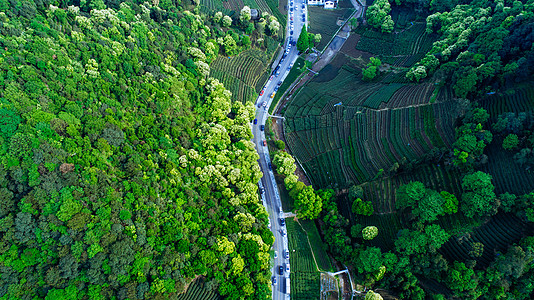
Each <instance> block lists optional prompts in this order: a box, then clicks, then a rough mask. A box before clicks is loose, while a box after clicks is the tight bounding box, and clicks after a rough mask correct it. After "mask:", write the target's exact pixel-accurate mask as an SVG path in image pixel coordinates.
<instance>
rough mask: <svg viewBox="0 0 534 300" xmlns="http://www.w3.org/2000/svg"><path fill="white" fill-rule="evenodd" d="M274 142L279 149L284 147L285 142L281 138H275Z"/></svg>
mask: <svg viewBox="0 0 534 300" xmlns="http://www.w3.org/2000/svg"><path fill="white" fill-rule="evenodd" d="M274 144H275V145H276V148H278V149H279V150H284V149H285V148H286V143H284V141H282V140H276V141H274Z"/></svg>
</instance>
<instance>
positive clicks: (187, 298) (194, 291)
mask: <svg viewBox="0 0 534 300" xmlns="http://www.w3.org/2000/svg"><path fill="white" fill-rule="evenodd" d="M204 284H205V283H204V280H203V279H197V280H195V281H193V282H192V283H191V284H190V285H189V287H188V288H187V291H186V292H185V293H183V294H180V295H178V296H177V298H176V299H177V300H198V299H202V300H219V299H221V296H219V294H217V293H216V292H215V291H213V290H208V289H207V288H205V287H204Z"/></svg>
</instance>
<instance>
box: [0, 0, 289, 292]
mask: <svg viewBox="0 0 534 300" xmlns="http://www.w3.org/2000/svg"><path fill="white" fill-rule="evenodd" d="M198 2H199V1H192V2H190V1H187V2H185V1H184V3H182V4H181V5H179V6H175V4H174V3H171V2H165V3H163V2H161V3H159V4H153V3H150V4H149V3H140V2H135V1H126V2H122V3H119V2H113V3H112V2H104V1H97V2H94V1H93V2H87V3H86V2H83V1H82V3H81V6H80V7H77V6H74V3H72V2H68V1H67V2H62V3H59V2H58V3H53V4H55V5H58V6H57V7H56V6H54V5H52V4H50V3H44V2H39V1H36V2H33V1H25V2H24V3H22V4H20V5H18V4H17V5H15V3H13V4H11V3H8V2H0V30H1V31H2V35H0V44H1V46H2V47H1V50H0V90H1V93H0V116H1V118H2V122H1V124H0V145H1V146H0V161H1V162H2V164H0V199H1V203H0V206H1V207H0V224H1V225H0V232H1V234H0V236H1V239H0V249H2V251H0V252H1V253H2V254H1V255H0V266H1V268H2V272H3V273H2V274H3V275H2V276H1V278H0V285H1V286H3V287H5V288H4V289H2V291H1V292H0V297H2V298H5V299H26V298H27V299H30V298H31V299H34V298H35V299H108V298H109V299H115V298H116V299H126V298H128V299H169V298H176V297H177V298H178V299H199V298H202V299H218V298H219V295H220V296H221V297H225V298H227V299H268V298H270V295H271V290H270V282H269V281H270V276H271V275H270V265H269V252H268V251H269V249H270V247H271V245H272V243H273V239H274V238H273V235H272V233H271V232H270V231H269V230H268V228H267V223H268V221H267V213H266V211H265V209H264V207H263V206H262V204H261V202H260V201H259V199H258V196H257V186H256V183H257V182H258V180H259V179H260V177H261V176H262V175H261V172H260V169H259V166H258V164H257V159H258V156H257V153H256V150H255V148H254V145H253V144H252V143H251V142H250V139H251V136H252V135H251V131H250V125H249V124H250V121H251V120H252V119H253V112H254V107H253V106H252V105H251V104H250V103H246V104H243V103H242V102H246V101H244V100H243V99H240V98H237V99H236V98H234V99H232V96H231V93H230V92H229V91H228V90H226V88H225V86H224V85H223V84H221V82H220V81H219V80H217V79H215V78H212V77H210V76H209V75H210V72H211V68H210V64H212V63H213V62H214V61H215V60H217V57H218V56H219V54H221V55H226V56H228V55H238V56H239V53H241V52H242V51H244V50H247V49H250V48H251V47H254V48H256V49H258V48H259V49H262V50H263V49H267V50H269V49H271V50H272V47H271V48H269V47H268V42H267V45H266V44H265V43H262V42H261V39H264V41H265V40H267V39H273V38H276V34H277V33H278V32H277V30H272V29H268V30H267V33H265V32H260V31H259V30H257V29H255V26H252V32H250V26H249V24H252V23H251V22H249V24H247V20H246V18H242V20H241V21H240V22H239V23H238V22H237V20H236V19H235V18H234V19H233V18H231V17H230V16H228V15H226V12H227V11H226V10H225V14H223V13H222V12H221V13H220V14H216V13H213V15H212V14H210V15H204V14H199V10H198V8H197V7H196V5H197V4H198ZM6 3H7V5H5V4H6ZM273 24H274V25H276V20H274V19H272V18H270V19H269V20H268V26H271V27H273V26H274V25H273ZM247 31H249V33H247ZM245 34H248V36H247V35H245ZM252 51H254V50H249V52H247V53H250V52H252ZM265 55H266V57H270V55H272V53H267V54H265ZM249 61H250V60H249ZM262 72H263V71H258V72H255V73H251V74H250V75H252V78H254V80H259V79H258V77H260V76H259V75H258V74H260V73H262ZM245 78H246V77H245ZM254 80H251V82H250V83H248V82H247V83H248V84H251V85H253V84H254ZM243 98H244V97H243ZM233 100H234V101H233ZM195 278H198V279H197V280H196V281H194V282H193V280H194V279H195ZM192 282H193V283H192ZM187 286H189V287H190V288H189V289H188V290H187V292H186V291H185V289H186V287H187ZM184 292H185V293H184ZM179 294H181V295H179Z"/></svg>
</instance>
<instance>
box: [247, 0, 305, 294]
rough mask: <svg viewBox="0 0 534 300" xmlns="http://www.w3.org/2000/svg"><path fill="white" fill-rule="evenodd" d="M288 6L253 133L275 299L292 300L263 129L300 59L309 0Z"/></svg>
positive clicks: (284, 232) (279, 205)
mask: <svg viewBox="0 0 534 300" xmlns="http://www.w3.org/2000/svg"><path fill="white" fill-rule="evenodd" d="M288 5H289V8H288V9H289V12H288V20H287V27H286V37H288V38H286V40H285V43H284V55H283V56H282V59H281V61H280V62H279V64H278V65H277V66H278V67H277V69H276V70H275V71H274V72H273V76H271V78H270V79H269V81H267V84H266V85H265V87H264V88H263V94H262V95H261V96H259V97H258V99H257V101H256V120H257V124H253V125H252V126H253V127H252V133H253V134H254V138H253V142H254V143H255V144H256V149H257V150H258V154H259V156H260V159H259V164H260V167H261V170H262V172H263V174H264V176H263V178H262V179H261V180H260V182H259V185H260V190H261V189H263V191H264V192H263V193H262V195H261V197H262V201H263V204H264V205H265V208H266V209H267V212H268V213H269V221H270V227H271V231H272V232H273V234H274V237H275V242H274V245H273V248H274V251H275V258H274V264H273V270H272V273H273V278H272V280H273V283H274V280H276V284H273V289H272V291H273V300H280V299H289V295H290V287H289V279H288V278H289V274H290V272H288V271H287V270H288V268H290V263H289V252H288V251H289V250H288V249H289V248H288V241H287V229H286V226H285V224H284V225H283V224H282V222H281V220H282V218H283V216H284V214H283V211H282V202H281V200H280V195H279V194H278V187H277V186H276V181H275V179H274V174H273V172H272V168H271V167H270V164H271V158H270V156H269V149H268V148H267V146H264V141H265V132H264V131H263V130H262V126H265V122H266V121H267V118H268V110H269V107H270V105H271V102H272V100H273V99H272V98H271V95H273V93H274V92H275V90H278V87H279V86H280V84H282V82H283V81H284V79H285V78H286V76H287V74H288V73H289V71H290V70H291V67H292V66H293V64H294V63H295V61H296V59H297V57H298V51H297V47H296V46H292V45H291V44H292V43H291V41H295V44H296V41H297V39H298V37H299V35H300V31H301V30H302V26H303V25H304V24H305V23H306V20H307V9H306V0H290V1H288ZM292 19H293V20H292ZM291 32H293V34H291ZM280 266H282V269H283V272H282V273H281V272H280V271H279V268H280Z"/></svg>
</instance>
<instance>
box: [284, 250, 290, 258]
mask: <svg viewBox="0 0 534 300" xmlns="http://www.w3.org/2000/svg"><path fill="white" fill-rule="evenodd" d="M284 256H285V258H286V259H289V250H286V252H285V255H284Z"/></svg>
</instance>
